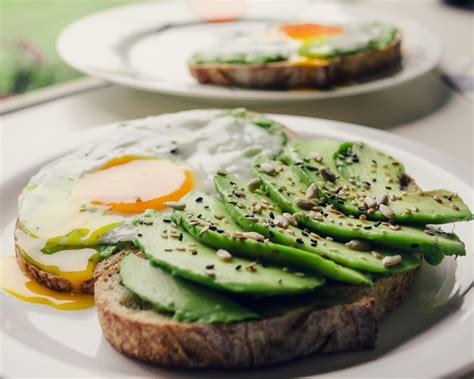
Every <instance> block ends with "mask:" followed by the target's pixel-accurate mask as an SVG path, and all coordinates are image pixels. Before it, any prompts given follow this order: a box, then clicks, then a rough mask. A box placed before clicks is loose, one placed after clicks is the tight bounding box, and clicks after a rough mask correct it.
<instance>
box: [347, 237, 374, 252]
mask: <svg viewBox="0 0 474 379" xmlns="http://www.w3.org/2000/svg"><path fill="white" fill-rule="evenodd" d="M345 245H346V246H347V247H348V248H349V249H352V250H357V251H368V250H370V243H369V242H367V241H364V240H358V239H353V240H350V241H349V242H347V243H345Z"/></svg>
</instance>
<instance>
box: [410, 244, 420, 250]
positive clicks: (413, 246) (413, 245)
mask: <svg viewBox="0 0 474 379" xmlns="http://www.w3.org/2000/svg"><path fill="white" fill-rule="evenodd" d="M410 247H411V248H412V249H416V248H418V247H420V245H418V244H417V243H412V244H411V246H410Z"/></svg>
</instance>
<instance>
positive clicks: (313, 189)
mask: <svg viewBox="0 0 474 379" xmlns="http://www.w3.org/2000/svg"><path fill="white" fill-rule="evenodd" d="M317 194H318V186H317V185H316V183H313V184H311V185H310V186H309V187H308V189H307V190H306V193H305V196H306V198H307V199H312V198H314V197H316V195H317Z"/></svg>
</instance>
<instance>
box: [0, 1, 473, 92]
mask: <svg viewBox="0 0 474 379" xmlns="http://www.w3.org/2000/svg"><path fill="white" fill-rule="evenodd" d="M183 1H184V0H183ZM186 1H187V2H188V3H189V6H190V7H191V8H192V10H193V12H194V13H195V14H196V15H197V16H199V17H201V18H206V19H208V20H211V19H212V17H210V16H209V15H207V14H203V12H204V13H209V12H211V13H212V12H213V11H217V10H218V11H222V10H223V9H222V8H223V7H224V6H225V7H227V8H228V7H229V5H230V4H232V5H230V6H231V8H232V7H233V8H234V9H233V11H237V12H236V13H237V14H238V13H239V12H238V10H237V9H236V8H235V7H236V6H237V8H241V7H243V6H244V3H245V0H223V1H221V2H219V0H204V1H203V0H199V1H194V0H186ZM261 1H265V0H261ZM295 1H296V0H295ZM424 1H429V0H416V1H413V0H398V2H399V3H405V4H407V3H410V2H411V3H412V4H413V5H415V3H421V2H424ZM137 2H143V0H0V101H1V100H2V99H5V98H10V97H12V96H14V95H18V94H23V93H27V92H31V91H33V90H35V89H39V88H43V87H47V86H50V85H54V84H58V83H61V82H64V81H67V80H71V79H76V78H79V77H81V76H83V74H81V73H79V72H78V71H76V70H74V69H73V68H71V67H69V66H67V65H66V64H65V63H64V62H63V61H62V60H61V58H60V57H59V55H58V53H57V51H56V46H55V45H56V39H57V37H58V36H59V34H60V32H61V31H62V30H63V29H64V28H65V27H66V26H68V25H69V24H71V23H72V22H74V21H76V20H78V19H80V18H81V17H83V16H86V15H88V14H92V13H94V12H97V11H100V10H103V9H106V8H112V7H115V6H120V5H125V4H130V3H137ZM346 2H347V3H356V2H357V1H354V0H346ZM387 2H390V0H380V3H387ZM433 3H438V4H443V5H444V6H445V7H450V8H460V9H463V10H465V11H466V10H467V11H471V12H472V11H473V10H474V0H438V1H437V2H433ZM198 4H199V5H201V6H200V7H198ZM211 4H212V5H211ZM224 4H225V5H224ZM202 5H204V6H205V8H206V9H204V8H203V7H202ZM417 5H419V4H417ZM217 8H219V9H217ZM227 10H228V9H227ZM419 21H421V20H419ZM473 36H474V30H473V33H472V35H471V36H465V37H466V41H472V38H473ZM463 38H464V37H463ZM445 47H446V46H445ZM466 48H467V50H468V51H469V50H472V46H471V47H468V46H466ZM471 64H472V62H470V61H469V62H468V63H467V65H468V66H470V65H471ZM459 65H461V66H462V67H461V68H462V70H461V71H465V67H464V66H466V62H464V61H463V62H460V63H459V62H454V63H453V67H444V68H445V69H446V70H447V71H450V70H451V69H452V70H454V71H459V67H458V66H459ZM451 74H452V73H451ZM456 74H457V75H456V76H454V75H453V76H452V77H451V78H447V76H444V77H443V79H445V80H446V79H448V80H446V81H447V84H448V85H450V86H452V87H454V89H459V87H466V86H467V87H469V89H471V88H470V87H472V86H474V84H473V82H472V78H467V79H466V77H465V75H462V76H459V74H458V73H457V72H456Z"/></svg>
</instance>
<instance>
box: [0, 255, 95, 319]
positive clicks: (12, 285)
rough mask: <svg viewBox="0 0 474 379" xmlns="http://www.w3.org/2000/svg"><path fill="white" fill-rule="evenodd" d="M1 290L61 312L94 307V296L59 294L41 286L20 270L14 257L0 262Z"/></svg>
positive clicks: (72, 293)
mask: <svg viewBox="0 0 474 379" xmlns="http://www.w3.org/2000/svg"><path fill="white" fill-rule="evenodd" d="M0 288H2V289H3V290H4V291H5V292H7V293H9V294H10V295H12V296H14V297H16V298H17V299H20V300H23V301H26V302H28V303H34V304H45V305H48V306H50V307H53V308H55V309H59V310H80V309H87V308H90V307H93V306H94V296H92V295H86V294H82V293H76V292H71V293H69V292H57V291H53V290H51V289H49V288H47V287H44V286H42V285H40V284H39V283H38V282H37V281H36V280H34V279H33V278H31V277H30V276H29V275H28V274H27V273H26V272H25V271H24V270H23V269H22V268H20V266H19V264H18V263H17V261H16V259H15V257H14V256H11V257H6V258H3V259H2V260H0Z"/></svg>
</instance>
